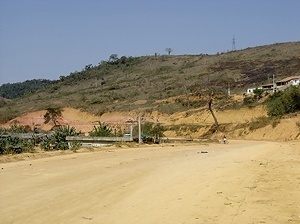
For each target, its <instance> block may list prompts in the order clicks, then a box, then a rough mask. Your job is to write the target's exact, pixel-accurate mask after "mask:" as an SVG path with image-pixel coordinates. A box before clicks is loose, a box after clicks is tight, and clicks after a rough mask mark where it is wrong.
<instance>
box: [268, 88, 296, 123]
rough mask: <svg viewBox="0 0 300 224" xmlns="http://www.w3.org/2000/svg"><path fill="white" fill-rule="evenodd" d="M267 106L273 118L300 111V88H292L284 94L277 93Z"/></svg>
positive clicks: (271, 97)
mask: <svg viewBox="0 0 300 224" xmlns="http://www.w3.org/2000/svg"><path fill="white" fill-rule="evenodd" d="M266 105H267V110H268V115H269V116H273V117H277V116H283V115H284V114H289V113H293V112H297V111H300V86H291V87H289V88H288V89H286V90H285V91H284V92H277V93H275V94H274V95H272V96H270V98H269V100H268V101H267V103H266Z"/></svg>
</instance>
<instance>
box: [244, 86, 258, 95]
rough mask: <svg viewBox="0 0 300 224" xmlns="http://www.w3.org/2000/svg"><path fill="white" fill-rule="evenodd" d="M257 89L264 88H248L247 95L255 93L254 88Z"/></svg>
mask: <svg viewBox="0 0 300 224" xmlns="http://www.w3.org/2000/svg"><path fill="white" fill-rule="evenodd" d="M256 89H262V88H261V87H258V88H248V89H247V92H246V94H247V95H254V90H256Z"/></svg>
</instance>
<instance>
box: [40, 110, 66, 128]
mask: <svg viewBox="0 0 300 224" xmlns="http://www.w3.org/2000/svg"><path fill="white" fill-rule="evenodd" d="M46 110H47V112H46V113H45V115H44V120H45V121H44V123H45V124H48V123H49V122H50V121H52V122H53V123H54V126H58V124H59V122H58V119H60V118H62V111H63V109H61V108H47V109H46Z"/></svg>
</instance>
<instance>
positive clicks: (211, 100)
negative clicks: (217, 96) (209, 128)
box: [208, 91, 219, 131]
mask: <svg viewBox="0 0 300 224" xmlns="http://www.w3.org/2000/svg"><path fill="white" fill-rule="evenodd" d="M213 95H214V92H213V91H211V92H210V94H209V100H208V110H209V111H210V113H211V115H212V116H213V118H214V121H215V126H216V131H218V130H219V123H218V120H217V117H216V115H215V113H214V111H213V109H212V106H211V105H212V102H213Z"/></svg>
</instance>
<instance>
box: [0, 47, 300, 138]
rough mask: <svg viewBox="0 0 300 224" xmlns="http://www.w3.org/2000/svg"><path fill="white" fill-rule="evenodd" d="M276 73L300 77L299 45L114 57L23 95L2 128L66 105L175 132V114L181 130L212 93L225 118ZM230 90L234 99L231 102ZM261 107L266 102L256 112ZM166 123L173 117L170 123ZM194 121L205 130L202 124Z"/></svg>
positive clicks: (5, 112)
mask: <svg viewBox="0 0 300 224" xmlns="http://www.w3.org/2000/svg"><path fill="white" fill-rule="evenodd" d="M273 75H275V77H276V79H281V78H283V77H287V76H292V75H300V42H293V43H282V44H273V45H267V46H261V47H255V48H248V49H244V50H239V51H234V52H227V53H222V54H217V55H204V54H200V55H182V56H175V55H174V56H173V55H170V56H167V55H157V56H143V57H125V56H123V57H121V58H116V57H114V58H113V59H112V58H110V60H108V61H102V62H100V63H99V65H97V66H92V65H87V66H85V68H84V69H83V70H82V71H80V72H77V71H76V72H73V73H71V74H70V75H68V76H62V77H60V79H59V80H56V81H51V82H44V83H47V85H41V88H38V87H36V88H31V89H32V91H24V92H26V94H25V95H23V96H22V97H19V98H16V99H13V100H2V102H1V105H0V114H1V117H0V122H2V123H3V124H5V123H6V122H8V121H11V120H13V119H14V118H16V117H19V116H24V115H26V114H29V113H31V112H37V113H38V112H39V111H44V110H45V109H46V108H50V107H61V108H74V109H77V110H78V111H81V112H87V113H89V114H91V116H96V117H98V118H101V117H102V119H103V116H112V115H113V113H116V112H117V113H126V114H129V115H130V116H131V117H132V116H133V114H137V113H139V114H143V115H144V116H145V117H147V116H148V117H149V118H151V119H152V120H151V119H150V121H155V122H157V121H159V122H162V123H165V125H169V126H172V125H176V124H177V123H176V119H175V118H174V116H182V117H181V118H180V119H181V121H182V122H178V124H179V123H186V122H187V121H185V119H184V117H190V116H193V114H197V113H198V115H196V116H200V115H199V113H207V111H206V110H207V100H208V98H207V96H208V93H210V92H211V91H213V92H214V93H215V95H214V109H215V110H216V111H219V113H221V112H222V111H223V112H224V113H225V114H226V110H229V109H236V110H238V109H240V108H243V107H245V105H243V97H242V94H243V93H244V92H245V91H246V89H247V88H248V87H256V86H259V85H261V84H266V83H270V82H272V77H273ZM27 83H28V82H27ZM19 86H20V85H19ZM229 86H230V91H231V94H232V96H231V97H228V96H227V91H228V87H229ZM6 87H7V85H6ZM1 88H2V90H3V86H1V87H0V90H1ZM234 96H236V97H234ZM257 105H259V102H258V103H255V104H254V105H250V106H251V107H255V106H257ZM246 106H247V107H248V106H249V105H246ZM195 111H196V112H195ZM217 113H218V112H217ZM250 113H251V112H250ZM263 114H265V112H264V113H261V114H260V116H261V115H263ZM155 116H156V118H154V117H155ZM201 116H202V115H201ZM205 116H206V115H205ZM208 116H209V115H208ZM219 116H220V114H219ZM236 116H240V115H236ZM163 117H167V118H168V119H167V120H165V121H163V120H164V118H163ZM255 117H256V118H257V117H258V116H254V117H253V116H252V117H250V118H249V119H248V122H249V121H250V120H251V119H253V118H255ZM178 120H179V118H178ZM232 122H233V123H235V124H236V123H237V121H229V120H228V117H227V118H226V119H225V120H224V121H221V123H232ZM66 123H68V124H69V123H72V122H71V121H69V122H66ZM187 123H188V124H189V123H191V124H193V125H198V126H199V125H201V124H202V123H201V122H199V120H197V119H194V120H193V122H187ZM242 123H243V122H242ZM244 123H245V121H244ZM82 125H84V124H82ZM89 125H91V124H89ZM210 125H211V124H210ZM206 128H207V127H206ZM295 128H296V130H297V127H295ZM206 131H208V130H206V129H205V131H204V130H203V131H202V134H203V133H205V132H206ZM185 134H187V133H185ZM171 135H174V134H171Z"/></svg>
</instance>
